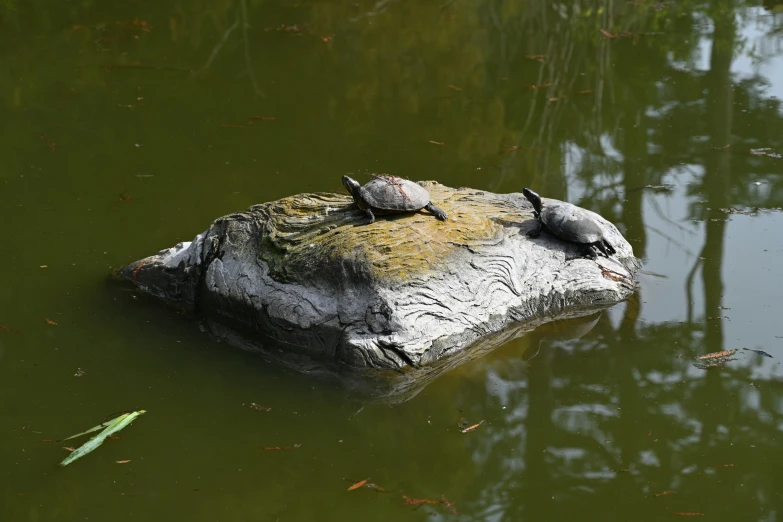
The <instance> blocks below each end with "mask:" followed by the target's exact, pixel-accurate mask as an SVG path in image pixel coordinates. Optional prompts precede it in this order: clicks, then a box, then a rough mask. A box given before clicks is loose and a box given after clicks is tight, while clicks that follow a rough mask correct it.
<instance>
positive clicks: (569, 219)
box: [540, 203, 604, 244]
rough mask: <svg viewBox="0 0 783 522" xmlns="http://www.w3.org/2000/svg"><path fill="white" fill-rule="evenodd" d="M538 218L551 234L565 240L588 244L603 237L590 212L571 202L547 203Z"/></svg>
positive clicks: (601, 239)
mask: <svg viewBox="0 0 783 522" xmlns="http://www.w3.org/2000/svg"><path fill="white" fill-rule="evenodd" d="M540 219H541V223H543V224H544V225H545V226H546V227H547V228H548V229H549V230H550V231H551V232H552V233H553V234H555V235H556V236H558V237H560V238H562V239H565V240H566V241H571V242H573V243H584V244H589V243H596V242H598V241H603V239H604V233H603V231H602V230H601V227H600V226H598V223H596V222H595V221H594V220H593V218H592V217H591V216H590V214H588V213H587V211H585V210H584V209H582V208H579V207H577V206H576V205H572V204H571V203H547V205H546V206H545V207H544V208H543V209H542V210H541V215H540Z"/></svg>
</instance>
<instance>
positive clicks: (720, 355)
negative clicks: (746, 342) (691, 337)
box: [699, 350, 737, 359]
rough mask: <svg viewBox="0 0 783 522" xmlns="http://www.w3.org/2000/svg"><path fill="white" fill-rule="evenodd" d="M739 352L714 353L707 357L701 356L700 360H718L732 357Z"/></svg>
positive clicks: (706, 355)
mask: <svg viewBox="0 0 783 522" xmlns="http://www.w3.org/2000/svg"><path fill="white" fill-rule="evenodd" d="M736 352H737V350H723V351H722V352H712V353H708V354H705V355H700V356H699V359H717V358H719V357H731V356H732V355H734V354H735V353H736Z"/></svg>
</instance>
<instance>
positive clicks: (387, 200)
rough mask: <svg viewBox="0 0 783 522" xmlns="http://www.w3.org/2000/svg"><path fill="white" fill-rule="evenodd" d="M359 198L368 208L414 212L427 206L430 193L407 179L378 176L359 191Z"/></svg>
mask: <svg viewBox="0 0 783 522" xmlns="http://www.w3.org/2000/svg"><path fill="white" fill-rule="evenodd" d="M359 194H360V196H361V198H362V199H363V200H364V201H365V203H366V204H367V205H368V206H369V207H370V208H377V209H381V210H399V211H411V212H412V211H416V210H420V209H422V208H424V207H426V206H427V204H428V203H429V202H430V193H429V192H427V190H426V189H425V188H424V187H422V186H421V185H419V184H418V183H414V182H412V181H409V180H407V179H402V178H398V177H396V176H378V177H375V178H373V179H372V180H370V181H369V182H368V183H367V184H366V185H364V186H363V187H362V188H361V189H359Z"/></svg>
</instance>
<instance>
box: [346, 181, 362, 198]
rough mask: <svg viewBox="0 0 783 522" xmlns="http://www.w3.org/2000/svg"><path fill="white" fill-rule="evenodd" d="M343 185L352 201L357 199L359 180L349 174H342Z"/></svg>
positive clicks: (359, 186)
mask: <svg viewBox="0 0 783 522" xmlns="http://www.w3.org/2000/svg"><path fill="white" fill-rule="evenodd" d="M343 187H345V190H347V191H348V194H350V195H351V197H352V198H353V200H354V201H359V189H360V188H361V185H359V182H358V181H356V180H355V179H353V178H352V177H350V176H343Z"/></svg>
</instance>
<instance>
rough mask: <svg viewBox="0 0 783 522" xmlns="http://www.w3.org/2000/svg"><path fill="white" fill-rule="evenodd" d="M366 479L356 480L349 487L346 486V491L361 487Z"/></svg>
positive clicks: (365, 482)
mask: <svg viewBox="0 0 783 522" xmlns="http://www.w3.org/2000/svg"><path fill="white" fill-rule="evenodd" d="M367 480H368V479H364V480H360V481H359V482H357V483H355V484H351V487H349V488H348V491H353V490H354V489H359V488H360V487H362V486H364V485H365V484H367Z"/></svg>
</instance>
